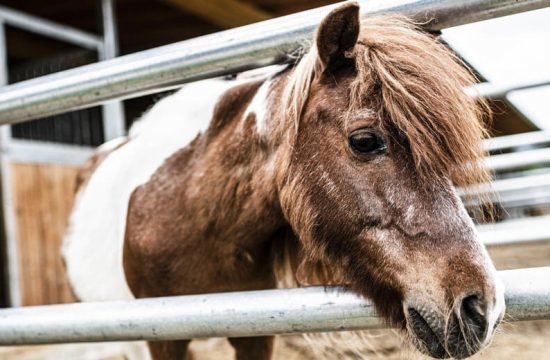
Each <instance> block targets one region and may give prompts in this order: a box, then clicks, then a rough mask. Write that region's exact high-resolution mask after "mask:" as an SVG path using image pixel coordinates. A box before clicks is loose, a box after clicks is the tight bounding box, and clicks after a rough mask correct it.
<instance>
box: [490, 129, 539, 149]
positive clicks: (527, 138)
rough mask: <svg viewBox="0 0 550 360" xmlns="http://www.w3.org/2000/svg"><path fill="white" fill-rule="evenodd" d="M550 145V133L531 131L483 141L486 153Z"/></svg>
mask: <svg viewBox="0 0 550 360" xmlns="http://www.w3.org/2000/svg"><path fill="white" fill-rule="evenodd" d="M541 144H550V131H548V130H540V131H530V132H526V133H521V134H514V135H507V136H499V137H494V138H490V139H486V140H484V141H483V148H484V149H485V150H486V151H501V150H508V149H511V148H515V147H522V146H534V145H541Z"/></svg>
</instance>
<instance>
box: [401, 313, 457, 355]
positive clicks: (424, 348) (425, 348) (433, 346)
mask: <svg viewBox="0 0 550 360" xmlns="http://www.w3.org/2000/svg"><path fill="white" fill-rule="evenodd" d="M407 315H408V317H407V323H408V328H409V329H410V331H411V332H412V335H414V337H415V340H416V341H413V343H414V344H415V346H416V347H417V348H418V350H420V351H421V352H423V353H426V354H428V355H430V356H431V357H433V358H436V359H445V358H448V357H449V354H448V353H447V351H446V350H445V347H444V346H443V343H442V342H441V340H440V339H439V337H438V336H437V335H436V333H435V332H434V330H433V329H432V327H431V326H430V325H429V324H428V322H427V321H426V320H425V319H424V317H423V316H422V315H420V313H419V312H418V311H417V310H415V309H413V308H408V309H407Z"/></svg>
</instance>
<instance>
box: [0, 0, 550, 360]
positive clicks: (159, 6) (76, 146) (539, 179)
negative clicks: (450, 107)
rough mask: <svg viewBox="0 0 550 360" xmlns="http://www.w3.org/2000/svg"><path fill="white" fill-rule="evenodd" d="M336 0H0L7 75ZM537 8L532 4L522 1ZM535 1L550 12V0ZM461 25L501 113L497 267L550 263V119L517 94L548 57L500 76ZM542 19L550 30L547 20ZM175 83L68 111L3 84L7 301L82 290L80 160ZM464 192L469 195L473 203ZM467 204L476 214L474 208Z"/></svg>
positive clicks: (542, 325)
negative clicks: (67, 248)
mask: <svg viewBox="0 0 550 360" xmlns="http://www.w3.org/2000/svg"><path fill="white" fill-rule="evenodd" d="M422 2H423V1H419V3H422ZM448 2H449V3H454V1H448ZM332 3H335V1H328V0H298V1H287V0H282V1H275V0H212V1H208V2H204V1H198V0H149V1H146V0H99V1H95V0H94V1H92V0H83V1H68V0H56V1H54V2H52V3H51V4H50V5H51V6H44V3H43V2H41V1H38V0H27V1H25V2H21V1H17V0H0V29H1V30H2V31H1V32H0V40H1V41H0V54H1V58H0V69H1V71H0V74H1V76H0V81H1V82H2V83H1V84H2V85H3V86H7V89H16V90H17V88H16V86H17V83H19V82H21V83H22V84H25V82H28V81H30V80H31V79H34V78H37V79H40V77H42V76H45V75H49V74H53V73H57V72H59V73H60V74H63V72H64V71H67V70H69V69H73V68H74V69H79V67H81V66H84V65H87V64H93V63H96V62H101V61H106V60H109V59H113V58H116V57H119V56H124V55H128V54H133V53H139V52H141V51H144V50H148V49H153V48H156V47H159V46H163V45H167V44H172V43H177V42H180V41H184V40H187V39H192V38H196V37H199V36H202V35H207V34H213V33H217V32H220V31H223V30H226V29H230V28H238V27H241V26H244V25H247V24H252V23H258V22H261V21H265V20H269V19H272V18H277V17H281V16H285V15H289V14H294V13H298V12H301V11H306V10H309V9H315V8H318V7H321V6H325V5H330V4H332ZM426 3H428V2H427V1H426ZM481 3H483V2H482V1H481ZM533 3H535V2H533ZM539 3H541V4H543V5H538V7H541V8H543V7H547V6H550V3H549V2H548V1H546V2H545V1H541V2H539ZM532 9H535V7H532V8H529V7H526V8H523V9H520V10H518V11H516V12H518V13H519V12H523V11H526V10H532ZM532 12H543V13H541V14H542V15H540V16H541V17H542V18H545V19H549V18H550V13H549V12H548V9H540V10H533V11H532ZM526 14H529V13H526ZM503 15H505V14H504V13H503ZM522 15H523V14H519V15H513V16H512V18H513V17H514V16H522ZM491 21H492V20H489V21H488V22H489V23H490V22H491ZM511 21H514V20H511ZM467 22H470V21H465V22H464V23H467ZM455 25H458V24H455ZM464 26H465V27H467V26H468V25H464ZM491 26H495V27H494V28H491ZM500 26H502V25H500ZM459 28H460V27H458V28H452V29H451V30H449V31H448V32H445V31H443V35H442V39H443V41H444V42H445V43H446V44H447V45H448V46H449V47H450V48H451V49H452V50H453V51H455V52H456V54H457V55H458V56H459V57H461V58H462V59H463V60H464V61H465V63H466V64H468V65H469V66H470V67H471V69H472V71H474V72H475V73H476V75H477V77H478V78H479V79H480V81H481V82H482V84H480V86H479V87H477V88H476V89H469V90H471V91H472V94H473V96H483V97H485V98H487V99H488V100H489V103H490V106H491V108H492V111H493V114H494V115H493V119H492V122H491V125H490V137H491V138H490V139H488V140H486V142H485V145H484V146H485V148H486V150H487V152H488V156H487V158H486V166H487V167H488V168H489V169H490V170H491V171H492V172H493V174H494V182H493V184H492V185H491V186H492V187H493V188H494V189H495V190H496V192H497V193H498V195H492V196H493V197H494V202H495V204H496V206H495V209H496V219H497V223H496V224H486V223H483V222H482V221H481V220H480V223H479V224H478V225H477V226H478V229H479V231H480V234H481V235H482V237H483V240H484V241H485V243H486V245H487V246H488V248H489V252H490V254H491V256H492V257H493V260H494V261H495V263H496V265H497V268H498V269H499V270H509V269H520V268H528V267H542V266H550V226H549V224H550V121H548V120H546V124H544V123H543V122H541V121H540V117H541V116H540V115H537V114H535V115H533V112H532V111H530V110H529V103H528V102H526V101H524V100H522V99H521V98H520V97H521V94H522V93H523V94H527V97H529V92H530V91H538V90H541V89H542V90H544V89H546V91H548V84H549V83H550V81H549V80H548V79H550V69H549V68H546V74H540V76H539V77H538V78H537V79H527V80H526V81H515V80H514V81H509V80H508V79H506V78H503V79H495V74H493V73H491V72H490V71H486V69H485V66H486V64H485V63H483V61H481V60H480V59H479V57H476V56H475V55H471V52H472V51H475V48H474V47H472V49H473V50H472V49H470V48H468V47H467V46H464V44H463V39H462V38H461V34H462V33H467V32H468V31H469V30H468V29H466V30H462V29H459ZM488 29H492V30H493V31H497V30H498V29H499V28H498V24H497V25H491V24H489V25H488ZM495 29H496V30H495ZM521 30H522V29H518V30H517V32H521ZM478 31H481V30H479V29H478ZM533 31H534V30H533ZM536 31H538V32H543V33H545V34H546V36H547V35H548V34H550V28H549V27H548V25H546V27H541V28H537V29H536ZM265 35H266V36H268V35H269V34H265ZM495 41H496V40H495ZM541 46H547V44H544V45H541ZM547 55H548V49H546V56H547ZM546 60H550V59H546ZM547 63H550V61H547ZM249 67H250V66H249ZM77 71H78V70H77ZM224 75H231V74H224ZM540 79H542V81H541V80H540ZM180 83H181V82H180V81H179V80H178V81H176V82H175V83H173V84H170V83H168V82H166V84H163V86H156V87H155V88H154V91H151V90H150V89H141V90H142V91H141V92H140V94H138V95H136V94H135V93H131V94H130V95H128V94H125V95H124V96H118V97H115V96H113V97H112V98H113V99H114V100H112V101H108V102H104V101H101V102H99V101H98V102H93V101H89V102H88V104H86V105H83V106H74V105H69V103H68V102H67V105H68V106H67V107H68V108H70V110H71V111H69V112H64V111H60V110H59V109H53V108H52V109H50V108H48V106H46V105H44V106H42V107H41V108H40V110H36V111H35V112H34V113H33V111H31V110H29V112H28V114H26V113H25V111H24V110H19V115H10V114H9V111H10V109H7V110H5V109H4V108H3V106H2V101H3V100H4V97H3V93H1V92H0V120H1V119H2V115H4V114H5V115H6V116H7V117H10V116H11V118H9V119H8V120H6V121H5V122H3V123H4V124H10V123H11V124H12V125H3V126H2V127H1V128H0V132H1V137H0V139H1V149H0V150H1V157H0V159H1V165H2V166H1V175H2V176H1V187H2V191H1V200H2V220H3V221H2V225H3V226H2V228H1V229H0V234H1V237H0V252H1V254H2V256H1V257H0V272H1V276H0V305H1V306H2V307H6V308H10V307H19V306H35V305H51V304H63V303H73V302H75V297H74V295H73V294H72V291H71V289H70V287H69V285H68V282H67V279H66V275H65V270H64V266H63V262H62V259H61V256H60V246H61V241H62V237H63V234H64V231H65V228H66V225H67V220H68V216H69V214H70V211H71V209H72V205H73V200H74V196H75V187H76V183H77V178H78V174H79V170H80V169H81V168H82V167H83V166H84V165H85V163H86V161H87V159H88V158H89V156H90V155H91V154H92V153H93V151H94V149H95V148H96V147H97V146H99V145H100V144H102V143H104V142H105V141H108V140H111V139H114V138H116V137H118V136H122V135H124V134H126V132H127V131H128V129H129V127H130V126H131V124H132V123H133V122H134V121H135V120H136V119H138V118H139V117H140V116H141V114H143V113H144V112H145V111H146V110H147V109H149V108H150V107H151V106H152V105H153V104H155V103H156V102H157V101H158V100H159V99H161V98H162V97H163V96H166V95H167V94H170V93H171V92H173V91H174V89H175V88H176V87H177V85H178V84H180ZM545 86H546V87H545ZM21 89H23V88H21ZM22 91H23V92H21V93H20V94H21V99H23V100H22V101H23V102H24V101H25V96H26V94H25V92H24V89H23V90H22ZM97 92H98V93H99V92H100V90H97ZM547 94H548V92H546V96H547ZM59 96H62V95H61V94H59ZM83 96H84V95H83ZM533 97H535V96H533ZM6 99H7V98H6ZM526 104H527V105H526ZM39 107H40V105H37V108H39ZM14 113H15V111H14ZM547 114H550V111H547ZM20 119H23V120H24V122H23V121H21V120H20ZM476 191H478V192H487V193H489V192H490V186H489V185H480V187H479V189H477V190H476ZM464 201H465V202H466V205H467V206H468V205H472V206H473V205H475V204H468V203H467V201H468V200H467V199H465V200H464ZM472 216H474V218H476V219H478V220H479V217H476V216H477V215H476V214H472ZM549 297H550V295H548V296H547V298H546V306H548V304H550V300H548V299H549ZM546 311H547V312H548V308H546ZM548 316H550V315H547V317H546V318H548ZM548 334H550V326H549V325H548V323H547V322H544V321H540V320H539V321H534V322H526V323H525V324H522V325H521V326H517V327H514V326H513V325H512V326H511V328H510V330H509V331H507V334H506V336H509V338H506V339H504V340H497V342H498V344H499V346H500V345H501V344H504V345H502V347H501V352H498V350H492V349H490V350H488V351H487V354H486V355H482V356H481V357H480V358H484V359H485V358H486V359H493V358H495V359H496V358H499V356H502V354H504V352H503V351H512V352H513V353H514V354H518V358H522V357H521V356H522V355H521V351H522V350H521V349H527V350H525V351H527V353H529V354H537V352H540V353H541V354H543V353H544V354H548V353H549V352H550V349H549V348H548V347H547V345H546V346H545V345H544V344H543V343H542V340H540V339H543V338H544V337H545V336H546V337H547V336H548ZM503 338H504V336H503ZM537 339H538V340H537ZM294 341H297V340H293V339H292V338H289V340H288V342H287V343H286V345H285V349H286V351H289V354H290V353H292V348H293V346H298V347H301V346H303V344H301V343H299V344H298V345H295V344H294ZM500 341H501V342H500ZM510 344H511V345H510ZM514 345H517V346H515V347H514ZM374 347H375V351H374V352H375V353H377V352H378V351H380V352H382V353H383V352H384V351H386V352H387V353H388V354H389V356H395V357H388V358H396V359H397V358H399V356H401V355H402V353H400V352H399V351H401V348H400V345H399V344H396V341H395V340H392V339H390V340H384V341H381V342H380V344H378V343H376V342H375V345H374ZM541 347H543V348H544V349H541ZM388 349H389V350H388ZM502 349H504V350H502ZM3 351H4V350H0V358H3V356H4V355H3ZM10 351H11V352H10ZM300 351H301V350H300ZM491 351H493V352H491ZM16 353H17V352H16V351H13V349H9V348H8V349H7V350H6V352H5V354H6V355H5V356H6V358H7V359H18V358H19V357H17V356H18V355H16ZM296 353H299V351H297V350H296ZM11 354H13V355H11ZM115 355H116V354H115ZM294 356H299V355H294ZM304 356H305V355H304ZM372 356H379V355H375V354H373V355H372ZM484 356H486V357H484ZM21 358H25V357H21ZM28 358H32V357H28ZM52 358H54V357H52ZM296 358H298V357H296ZM373 358H374V357H373ZM376 358H377V357H376ZM381 358H382V357H381ZM523 358H532V357H523Z"/></svg>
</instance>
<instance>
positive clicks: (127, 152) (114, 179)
mask: <svg viewBox="0 0 550 360" xmlns="http://www.w3.org/2000/svg"><path fill="white" fill-rule="evenodd" d="M238 83H239V82H237V81H223V80H206V81H201V82H197V83H193V84H189V85H187V86H184V87H183V88H182V89H181V90H179V91H178V92H177V93H175V94H173V95H171V96H167V97H165V98H164V99H162V100H161V101H159V102H158V103H157V104H156V105H155V106H154V107H153V108H152V109H151V110H150V111H149V112H148V113H146V114H145V115H144V116H143V118H142V120H140V121H139V123H138V125H136V126H135V127H133V129H132V130H131V132H130V138H131V141H129V142H128V143H127V144H125V145H124V146H122V147H120V148H119V149H117V150H116V151H114V152H112V153H111V154H109V156H107V158H106V159H105V160H104V161H103V162H102V163H101V164H100V166H99V167H98V168H97V170H96V171H95V172H94V174H93V175H92V177H91V178H90V180H89V182H88V184H87V186H86V187H85V188H84V189H82V190H81V192H80V193H79V194H78V196H77V200H76V203H75V207H74V209H73V212H72V214H71V217H70V221H69V228H68V230H67V233H66V235H65V239H64V243H63V248H62V254H63V258H64V260H65V264H66V268H67V273H68V276H69V280H70V283H71V285H72V287H73V289H74V291H75V294H76V295H77V296H78V298H80V299H81V300H83V301H106V300H124V299H131V298H133V296H132V293H131V292H130V289H129V288H128V285H127V283H126V278H125V275H124V270H123V266H122V250H123V240H124V231H125V226H126V215H127V211H128V201H129V199H130V195H131V194H132V192H133V191H134V189H135V188H136V187H137V186H139V185H141V184H143V183H145V182H147V181H148V179H149V178H150V177H151V175H152V174H153V173H154V172H155V171H156V170H157V169H158V167H159V166H160V165H161V164H162V163H163V162H164V160H165V159H166V158H168V157H169V156H170V155H172V154H173V153H174V152H176V151H177V150H179V149H181V148H183V147H185V146H186V145H187V144H189V143H190V142H191V141H192V140H193V139H194V138H195V137H196V136H197V134H198V133H200V132H201V131H204V130H205V129H206V128H207V127H208V125H209V123H210V120H211V118H212V113H213V109H214V106H215V105H216V103H217V101H218V99H219V98H220V96H221V95H222V94H223V93H224V92H225V91H226V90H227V89H229V88H230V87H232V86H234V85H237V84H238ZM113 144H116V142H113V143H111V144H110V145H107V146H112V145H113Z"/></svg>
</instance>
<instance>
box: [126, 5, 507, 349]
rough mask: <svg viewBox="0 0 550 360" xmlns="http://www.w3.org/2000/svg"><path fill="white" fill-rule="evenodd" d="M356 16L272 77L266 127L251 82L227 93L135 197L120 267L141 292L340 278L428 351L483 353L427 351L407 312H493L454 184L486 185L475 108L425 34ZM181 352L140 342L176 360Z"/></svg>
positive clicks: (330, 23)
mask: <svg viewBox="0 0 550 360" xmlns="http://www.w3.org/2000/svg"><path fill="white" fill-rule="evenodd" d="M357 16H358V7H357V5H356V4H354V3H347V4H345V5H343V6H342V7H340V8H338V9H336V10H334V11H333V12H332V13H331V14H330V15H329V16H327V17H326V18H325V20H324V21H323V23H322V24H321V25H320V30H319V31H318V35H317V43H316V45H315V46H314V47H313V48H312V50H311V51H310V52H308V53H307V54H306V55H305V56H304V58H303V59H302V60H301V61H300V62H299V63H298V64H297V65H296V66H294V67H293V68H290V69H288V70H287V71H285V72H283V73H281V74H278V75H277V76H276V77H275V78H274V79H272V84H271V86H270V89H269V97H268V101H267V104H266V106H267V108H266V117H267V134H260V133H259V132H258V131H257V129H256V127H257V124H256V121H257V120H258V119H256V118H255V116H256V115H255V114H254V113H251V114H249V115H248V116H247V117H245V116H244V114H245V111H246V108H247V106H248V105H249V104H250V103H251V101H252V98H253V97H254V96H255V94H256V92H257V90H258V87H259V86H260V83H258V82H250V83H248V84H244V85H241V86H238V87H234V88H233V89H231V90H230V91H228V92H227V93H226V94H224V96H223V97H222V98H221V99H220V100H219V103H218V105H217V106H216V109H215V113H214V117H213V120H212V123H211V125H210V128H209V129H208V130H207V131H206V132H205V133H204V134H201V135H199V136H198V137H197V138H196V139H195V140H194V141H193V142H192V143H191V144H190V145H188V146H187V147H185V148H183V149H181V150H180V151H178V152H176V153H175V154H173V155H172V156H171V157H170V158H168V159H167V160H166V161H165V163H164V164H163V165H162V166H161V167H160V168H159V169H158V170H157V171H156V172H155V174H154V175H153V176H152V178H151V179H150V180H149V181H148V182H147V183H145V184H143V185H142V186H140V187H138V188H137V189H136V190H135V191H134V193H133V194H132V196H131V199H130V204H129V210H128V218H127V223H126V234H125V243H124V267H125V272H126V277H127V281H128V284H129V286H130V288H131V290H132V292H133V293H134V294H135V296H136V297H151V296H167V295H182V294H196V293H206V292H221V291H236V290H253V289H267V288H272V287H275V286H276V284H277V281H278V280H279V281H281V280H282V277H280V276H279V275H280V272H278V271H277V270H281V269H283V270H285V269H286V270H287V271H291V272H292V273H293V277H294V278H295V279H297V280H298V281H299V282H300V283H302V284H309V283H324V284H326V283H336V282H338V283H341V282H344V283H347V284H349V285H350V286H351V288H352V289H353V290H354V291H356V292H357V293H359V294H361V295H363V296H366V297H368V298H370V299H372V300H373V302H374V304H375V306H376V308H377V310H378V312H379V313H380V314H381V315H382V316H384V317H385V318H386V320H387V321H388V322H389V323H392V324H396V325H398V326H400V327H401V328H402V329H407V331H409V334H411V337H412V338H413V342H415V341H417V342H416V344H417V346H418V348H419V349H421V350H423V351H425V352H429V353H431V354H432V355H434V356H443V355H446V354H455V355H457V354H458V355H460V356H462V355H463V354H470V353H472V351H473V352H475V351H477V350H478V349H479V348H480V346H481V345H480V343H479V341H478V342H474V341H470V338H469V337H467V336H462V337H461V336H459V335H460V334H458V333H457V332H456V331H455V330H449V331H447V329H446V328H445V329H443V328H442V329H440V327H441V326H439V325H438V328H437V329H436V330H434V331H435V332H436V335H438V338H439V339H440V340H439V341H440V343H439V344H435V345H433V344H432V345H433V346H436V347H435V348H434V349H427V348H426V347H425V346H427V345H425V344H423V343H422V342H418V341H419V340H418V339H416V338H415V336H413V334H414V329H413V325H414V324H413V323H411V320H410V319H409V318H408V317H407V314H406V313H405V312H406V311H407V309H409V308H411V307H412V308H415V309H416V308H418V309H428V310H422V311H424V312H426V313H424V315H423V316H425V315H430V316H432V317H433V318H436V319H437V321H438V324H439V323H449V324H456V323H458V322H459V318H458V317H457V316H458V315H456V316H455V315H452V311H454V310H456V306H457V305H456V304H458V306H459V307H460V304H461V299H463V298H464V296H467V295H470V294H476V295H479V297H480V299H481V300H480V301H482V302H483V303H482V305H483V309H484V311H486V312H489V311H490V309H492V307H493V306H494V304H495V301H496V297H497V295H496V290H495V288H496V285H495V280H494V278H493V271H494V268H493V267H492V265H491V263H490V260H489V259H488V257H487V254H486V252H485V250H484V249H483V247H482V245H480V244H479V243H478V242H477V241H476V239H475V229H474V228H473V224H472V223H471V221H470V220H469V218H468V216H467V214H466V213H465V211H464V208H463V205H462V204H461V202H460V200H459V199H458V198H457V197H456V194H455V192H454V190H453V188H452V186H451V181H453V182H454V183H455V184H457V185H464V184H469V183H471V182H475V181H480V180H485V179H487V174H486V173H485V172H484V170H483V169H482V168H481V167H479V160H480V158H481V155H482V153H481V150H480V149H481V148H480V140H481V138H482V137H483V135H484V128H483V123H482V119H481V114H482V112H483V109H484V106H483V104H482V105H481V106H480V105H479V104H476V103H474V102H473V101H472V100H470V99H469V98H468V97H467V96H466V95H465V94H464V93H463V92H462V87H463V86H466V85H469V84H470V83H472V82H473V78H472V77H471V75H470V74H469V73H468V71H467V70H465V68H464V67H463V66H462V64H461V63H460V62H459V61H458V60H457V59H456V58H455V57H454V56H453V55H452V54H451V53H450V52H449V51H448V50H446V49H445V48H444V47H443V46H441V45H439V44H437V43H436V42H435V41H434V39H433V38H432V37H431V36H430V35H427V34H424V33H422V32H420V31H419V30H418V29H416V28H415V27H414V25H412V24H411V23H409V22H408V21H406V20H404V19H402V18H397V17H390V16H386V17H379V18H375V19H371V20H369V21H366V22H365V23H364V24H362V25H361V26H360V27H359V20H358V17H357ZM359 30H360V32H359ZM356 39H358V41H357V42H356V41H355V40H356ZM357 129H370V130H372V131H376V132H377V133H380V134H381V136H382V138H383V139H384V141H385V143H386V145H387V151H385V152H383V153H380V154H377V155H376V156H372V157H370V158H369V159H368V160H365V159H361V158H359V157H358V156H357V154H354V153H353V151H352V150H351V148H350V146H349V142H348V138H349V136H350V134H351V133H353V132H354V131H355V130H357ZM277 259H279V260H281V259H282V260H283V261H279V262H277V261H276V260H277ZM277 264H279V265H280V266H278V265H277ZM283 265H284V266H283ZM278 274H279V275H278ZM451 315H452V316H451ZM411 324H412V325H411ZM434 326H435V325H434ZM440 330H441V331H442V333H441V334H439V331H440ZM457 334H458V335H457ZM415 339H416V340H415ZM449 339H450V340H449ZM443 340H444V341H443ZM447 340H449V341H450V344H451V345H452V346H455V347H456V348H448V347H447ZM443 342H444V343H445V344H444V345H442V343H443ZM464 342H466V345H468V346H470V345H471V346H470V347H469V348H468V349H466V348H467V347H468V346H465V345H464ZM470 342H471V344H470ZM231 343H232V345H233V346H234V347H235V349H236V352H237V357H238V359H269V358H271V353H272V346H273V338H272V337H264V338H259V339H240V340H237V339H231ZM187 344H188V341H184V342H161V343H151V344H150V348H151V352H152V354H153V355H154V357H155V359H172V358H175V357H181V356H183V355H182V354H184V353H185V347H186V346H187ZM438 346H439V347H438ZM441 346H444V349H443V350H441ZM457 349H458V350H457ZM472 349H474V350H472ZM441 351H443V353H442V352H441Z"/></svg>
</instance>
